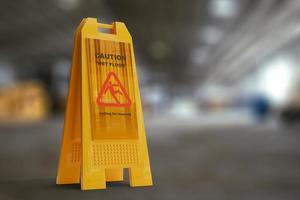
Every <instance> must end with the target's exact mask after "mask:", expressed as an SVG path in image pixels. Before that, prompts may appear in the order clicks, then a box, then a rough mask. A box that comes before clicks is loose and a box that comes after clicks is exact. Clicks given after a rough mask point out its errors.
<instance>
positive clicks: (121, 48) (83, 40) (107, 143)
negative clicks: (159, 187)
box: [57, 18, 152, 190]
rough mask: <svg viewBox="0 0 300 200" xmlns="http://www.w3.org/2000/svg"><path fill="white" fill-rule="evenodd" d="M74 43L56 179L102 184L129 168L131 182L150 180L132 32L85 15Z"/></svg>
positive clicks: (86, 186) (96, 186)
mask: <svg viewBox="0 0 300 200" xmlns="http://www.w3.org/2000/svg"><path fill="white" fill-rule="evenodd" d="M102 29H106V31H105V32H102ZM74 43H75V44H74V49H73V59H72V66H71V78H70V86H69V94H68V100H67V109H66V115H65V124H64V133H63V139H62V147H61V153H60V160H59V167H58V175H57V184H71V183H81V189H83V190H88V189H104V188H106V182H109V181H122V180H123V170H124V168H128V170H129V181H130V186H132V187H135V186H149V185H152V177H151V170H150V163H149V157H148V148H147V141H146V135H145V128H144V120H143V113H142V106H141V99H140V93H139V87H138V80H137V72H136V66H135V59H134V51H133V45H132V39H131V36H130V33H129V32H128V30H127V28H126V26H125V25H124V24H123V23H120V22H114V23H113V24H111V25H109V24H100V23H97V20H96V19H94V18H86V19H84V20H82V22H81V23H80V25H79V27H78V28H77V30H76V33H75V39H74Z"/></svg>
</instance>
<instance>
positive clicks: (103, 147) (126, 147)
mask: <svg viewBox="0 0 300 200" xmlns="http://www.w3.org/2000/svg"><path fill="white" fill-rule="evenodd" d="M93 155H94V166H96V167H100V166H104V165H130V164H136V163H138V146H137V145H136V144H94V145H93Z"/></svg>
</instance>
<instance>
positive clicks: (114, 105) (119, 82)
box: [97, 72, 131, 107]
mask: <svg viewBox="0 0 300 200" xmlns="http://www.w3.org/2000/svg"><path fill="white" fill-rule="evenodd" d="M111 77H114V78H115V80H116V81H117V83H118V84H119V86H120V88H121V91H122V93H123V94H124V97H125V98H126V100H127V103H118V102H116V103H107V102H102V97H103V96H104V95H105V94H104V92H105V90H106V87H107V84H108V82H109V80H110V79H111ZM97 104H98V106H111V107H129V106H131V100H130V98H129V95H128V93H127V92H126V90H125V88H124V86H123V84H122V83H121V81H120V79H119V78H118V77H117V75H116V74H115V73H114V72H109V73H108V75H107V78H106V79H105V81H104V83H103V85H102V87H101V89H100V92H99V94H98V97H97Z"/></svg>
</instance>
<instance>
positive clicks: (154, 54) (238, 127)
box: [0, 0, 300, 200]
mask: <svg viewBox="0 0 300 200" xmlns="http://www.w3.org/2000/svg"><path fill="white" fill-rule="evenodd" d="M0 11H1V12H0V16H1V17H0V25H1V26H0V137H1V140H0V149H1V151H0V158H1V165H0V186H1V187H0V199H8V200H14V199H41V198H43V199H64V198H68V199H70V198H72V199H74V200H75V199H83V198H85V199H96V198H102V197H103V198H105V199H115V198H120V197H122V198H123V199H141V198H143V199H182V198H189V199H200V198H203V199H230V200H234V199H264V200H268V199H272V200H277V199H278V200H279V199H299V198H300V191H299V189H298V188H299V186H300V159H299V158H300V145H299V142H300V135H299V130H300V126H299V125H300V67H299V66H300V60H299V56H300V22H299V20H298V18H299V13H300V12H299V11H300V1H299V0H286V1H281V0H263V1H258V0H203V1H196V0H191V1H183V0H171V1H159V0H152V1H146V0H139V1H138V0H128V1H121V0H85V1H83V0H53V1H50V0H46V1H38V0H25V1H20V0H17V1H8V0H1V7H0ZM85 17H94V18H97V19H98V21H99V22H102V23H108V24H110V23H112V22H114V21H120V22H124V23H125V24H126V26H127V28H128V29H129V31H130V33H131V36H132V38H133V43H134V53H135V58H136V64H137V71H138V79H139V88H140V92H141V98H142V106H143V113H144V122H145V126H146V133H147V138H148V146H149V155H150V162H151V168H152V175H153V181H154V186H153V187H141V188H130V187H129V184H128V178H127V180H126V181H125V182H118V183H109V184H108V188H107V189H106V190H94V191H87V192H83V191H81V190H80V185H78V184H75V185H65V186H58V185H56V184H55V178H56V173H57V165H58V159H59V151H60V144H61V137H62V129H63V123H64V113H65V109H66V102H67V94H68V86H69V78H70V65H71V60H72V50H73V46H74V41H73V39H74V32H75V29H76V27H77V26H78V25H79V23H80V21H81V20H82V19H83V18H85Z"/></svg>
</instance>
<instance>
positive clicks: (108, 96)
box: [97, 72, 131, 107]
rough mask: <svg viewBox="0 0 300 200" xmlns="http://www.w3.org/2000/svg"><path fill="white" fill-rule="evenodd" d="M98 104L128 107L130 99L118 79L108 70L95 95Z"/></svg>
mask: <svg viewBox="0 0 300 200" xmlns="http://www.w3.org/2000/svg"><path fill="white" fill-rule="evenodd" d="M97 104H98V105H99V106H111V107H129V106H130V105H131V100H130V98H129V95H128V93H127V92H126V90H125V88H124V86H123V84H122V83H121V81H120V79H119V78H118V77H117V75H116V74H115V73H114V72H110V73H109V74H108V75H107V78H106V80H105V81H104V83H103V85H102V87H101V89H100V92H99V95H98V97H97Z"/></svg>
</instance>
